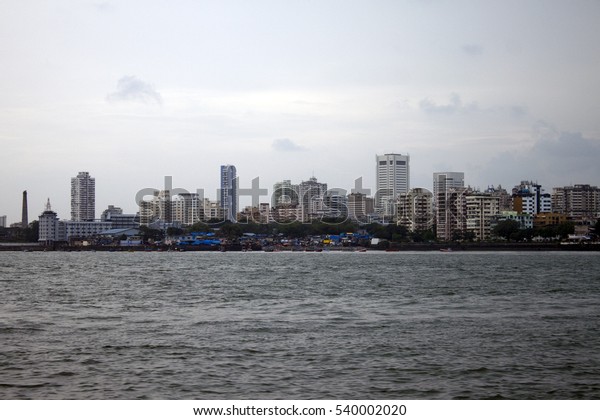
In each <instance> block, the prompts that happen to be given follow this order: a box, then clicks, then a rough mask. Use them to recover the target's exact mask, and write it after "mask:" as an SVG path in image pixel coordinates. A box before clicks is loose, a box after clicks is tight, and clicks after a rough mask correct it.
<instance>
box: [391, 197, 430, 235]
mask: <svg viewBox="0 0 600 420" xmlns="http://www.w3.org/2000/svg"><path fill="white" fill-rule="evenodd" d="M434 219H435V218H434V215H433V194H432V192H431V191H429V190H427V189H425V188H412V189H411V190H410V191H408V192H407V193H401V194H400V195H399V197H398V200H397V210H396V223H397V224H398V225H399V226H404V227H406V228H407V229H408V230H409V231H410V232H423V231H426V230H430V229H432V228H433V224H434Z"/></svg>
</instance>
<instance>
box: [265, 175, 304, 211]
mask: <svg viewBox="0 0 600 420" xmlns="http://www.w3.org/2000/svg"><path fill="white" fill-rule="evenodd" d="M298 204H299V200H298V185H294V184H292V181H290V180H289V179H286V180H283V181H281V182H276V183H275V184H273V195H272V196H271V207H279V206H297V205H298Z"/></svg>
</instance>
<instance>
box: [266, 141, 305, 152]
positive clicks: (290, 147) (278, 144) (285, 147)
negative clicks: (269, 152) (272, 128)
mask: <svg viewBox="0 0 600 420" xmlns="http://www.w3.org/2000/svg"><path fill="white" fill-rule="evenodd" d="M272 147H273V150H275V151H277V152H300V151H304V150H306V148H305V147H302V146H300V145H298V144H296V143H294V142H293V141H292V140H290V139H276V140H273V144H272Z"/></svg>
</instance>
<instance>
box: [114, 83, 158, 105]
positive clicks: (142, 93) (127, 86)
mask: <svg viewBox="0 0 600 420" xmlns="http://www.w3.org/2000/svg"><path fill="white" fill-rule="evenodd" d="M106 98H107V100H108V101H109V102H127V101H134V102H143V103H156V104H158V105H161V104H162V97H161V95H160V93H158V92H157V91H156V89H154V86H152V85H151V84H149V83H146V82H144V81H143V80H140V79H138V78H137V77H135V76H124V77H122V78H120V79H119V81H118V82H117V90H116V91H115V92H113V93H110V94H109V95H108V96H107V97H106Z"/></svg>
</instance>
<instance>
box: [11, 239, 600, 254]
mask: <svg viewBox="0 0 600 420" xmlns="http://www.w3.org/2000/svg"><path fill="white" fill-rule="evenodd" d="M2 251H17V252H18V251H21V252H183V251H185V252H224V251H226V252H242V251H248V252H275V253H278V252H322V251H324V252H360V251H362V252H364V251H380V252H406V251H428V252H436V251H437V252H440V251H446V252H454V251H460V252H464V251H490V252H500V251H600V243H494V242H482V243H392V244H390V247H389V248H379V247H362V246H348V247H318V248H314V247H308V248H305V247H299V248H293V249H292V248H282V249H275V250H273V249H269V248H266V249H265V248H263V247H260V246H257V247H254V248H252V249H243V248H242V247H241V246H239V245H230V246H227V247H226V248H225V249H222V248H218V247H214V246H183V247H182V246H180V247H169V246H164V245H163V246H152V245H140V246H114V247H113V246H95V245H92V246H66V245H65V246H55V247H50V246H44V245H32V244H14V245H12V244H2V245H0V252H2Z"/></svg>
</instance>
